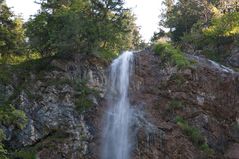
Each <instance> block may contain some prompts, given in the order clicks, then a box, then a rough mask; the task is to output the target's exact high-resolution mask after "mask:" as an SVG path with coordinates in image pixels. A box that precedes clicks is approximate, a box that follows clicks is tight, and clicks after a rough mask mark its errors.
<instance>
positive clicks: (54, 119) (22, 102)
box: [4, 56, 106, 159]
mask: <svg viewBox="0 0 239 159" xmlns="http://www.w3.org/2000/svg"><path fill="white" fill-rule="evenodd" d="M100 61H101V60H99V59H98V58H96V57H91V58H84V57H82V56H74V58H73V59H70V60H61V59H55V60H51V62H50V63H48V65H49V66H50V67H48V68H51V69H50V70H49V69H47V70H41V71H40V72H34V71H30V73H29V74H28V75H27V76H25V77H24V80H23V81H20V80H19V77H16V78H15V81H14V82H12V83H14V85H15V86H13V87H17V86H18V85H21V89H20V90H19V91H17V92H16V90H14V89H13V90H12V89H10V88H12V86H11V85H10V86H5V87H4V90H5V91H6V92H10V93H8V94H9V95H8V96H5V98H7V97H11V96H13V94H15V95H14V96H15V97H14V99H12V104H13V105H14V106H15V107H16V108H18V109H20V110H23V111H24V112H25V113H26V115H27V118H28V123H27V125H26V126H25V127H24V128H23V129H22V130H16V129H12V127H11V126H5V127H4V130H5V134H6V135H7V143H8V145H9V147H10V148H13V149H16V150H21V149H22V148H24V151H35V152H36V155H37V156H38V159H52V158H57V159H63V158H64V159H65V158H67V159H75V158H77V159H79V158H87V157H90V155H89V147H88V145H89V142H90V141H91V140H92V139H93V136H92V133H91V129H92V127H91V126H90V124H88V123H87V122H88V121H87V119H86V116H87V118H88V116H89V115H88V114H90V113H91V112H92V111H93V113H94V109H95V107H96V106H97V105H99V101H100V99H101V98H102V97H103V96H104V93H105V84H106V72H105V71H106V69H105V68H106V65H105V64H104V63H102V62H100ZM20 76H21V74H20ZM21 78H22V76H21Z"/></svg>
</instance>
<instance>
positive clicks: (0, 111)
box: [0, 105, 27, 129]
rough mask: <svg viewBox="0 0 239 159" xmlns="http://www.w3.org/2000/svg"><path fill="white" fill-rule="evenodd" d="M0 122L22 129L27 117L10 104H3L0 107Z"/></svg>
mask: <svg viewBox="0 0 239 159" xmlns="http://www.w3.org/2000/svg"><path fill="white" fill-rule="evenodd" d="M0 123H1V124H3V125H14V126H16V127H17V128H18V129H23V128H24V126H25V125H26V124H27V117H26V115H25V113H24V112H23V111H21V110H17V109H15V108H14V107H13V106H12V105H4V106H1V107H0Z"/></svg>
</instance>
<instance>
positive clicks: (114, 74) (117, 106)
mask: <svg viewBox="0 0 239 159" xmlns="http://www.w3.org/2000/svg"><path fill="white" fill-rule="evenodd" d="M132 62H133V53H132V52H124V53H123V54H122V55H120V56H119V57H118V58H117V59H115V60H114V61H113V63H112V64H111V67H110V77H109V89H108V98H107V99H108V104H109V108H108V110H107V112H106V115H105V119H104V122H105V127H104V132H103V138H102V149H103V150H102V156H101V158H102V159H129V157H130V150H131V144H132V142H131V141H130V137H129V135H130V133H129V131H130V130H129V128H130V126H131V124H132V123H131V121H132V109H130V103H129V99H128V89H129V80H130V72H131V68H132Z"/></svg>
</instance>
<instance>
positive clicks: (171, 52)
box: [154, 43, 190, 69]
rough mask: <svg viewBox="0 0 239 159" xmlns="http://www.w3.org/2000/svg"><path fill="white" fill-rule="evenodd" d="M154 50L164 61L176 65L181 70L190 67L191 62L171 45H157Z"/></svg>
mask: <svg viewBox="0 0 239 159" xmlns="http://www.w3.org/2000/svg"><path fill="white" fill-rule="evenodd" d="M154 50H155V52H156V53H157V54H159V55H160V56H161V58H162V60H164V61H169V63H170V64H172V65H176V66H177V67H178V68H179V69H182V68H186V67H188V66H189V65H190V61H189V60H187V58H186V57H185V56H184V54H183V53H182V52H181V51H180V50H179V49H177V48H174V47H173V46H172V45H171V44H170V43H157V44H156V45H155V47H154Z"/></svg>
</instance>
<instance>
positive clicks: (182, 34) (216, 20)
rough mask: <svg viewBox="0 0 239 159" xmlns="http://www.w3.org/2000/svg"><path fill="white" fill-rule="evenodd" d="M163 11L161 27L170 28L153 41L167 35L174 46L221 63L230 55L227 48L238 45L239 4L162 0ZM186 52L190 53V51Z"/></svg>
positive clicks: (202, 0)
mask: <svg viewBox="0 0 239 159" xmlns="http://www.w3.org/2000/svg"><path fill="white" fill-rule="evenodd" d="M164 4H165V6H166V11H165V12H164V13H163V15H162V16H161V17H162V20H161V21H160V26H161V27H162V26H163V27H166V28H169V30H170V31H169V32H168V33H165V32H164V31H163V30H160V32H159V33H157V34H156V33H155V36H154V37H153V38H152V39H153V40H157V39H158V38H159V37H162V36H165V35H166V36H169V37H170V38H171V39H172V41H173V42H174V44H176V45H178V46H180V48H181V49H183V50H184V51H188V49H189V48H193V49H194V51H193V50H190V51H191V53H193V52H195V51H199V52H200V53H201V54H202V55H204V56H206V57H207V58H210V59H212V60H216V61H218V62H222V63H224V64H225V59H226V58H227V57H228V56H230V52H229V51H228V50H227V49H223V48H227V47H228V46H229V45H233V46H238V43H239V38H238V37H239V26H238V24H239V12H238V11H239V9H238V8H239V5H238V3H237V2H236V1H226V0H214V1H207V0H200V1H199V0H192V1H187V0H179V1H177V2H176V3H175V1H173V0H165V1H164ZM190 51H189V52H190Z"/></svg>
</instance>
